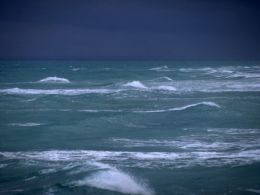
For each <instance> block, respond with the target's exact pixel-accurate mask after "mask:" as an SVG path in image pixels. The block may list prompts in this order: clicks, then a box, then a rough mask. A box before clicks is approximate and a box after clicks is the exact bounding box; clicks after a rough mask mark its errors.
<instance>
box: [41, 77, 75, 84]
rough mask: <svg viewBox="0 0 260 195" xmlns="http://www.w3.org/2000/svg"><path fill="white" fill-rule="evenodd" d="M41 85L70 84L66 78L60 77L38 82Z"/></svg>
mask: <svg viewBox="0 0 260 195" xmlns="http://www.w3.org/2000/svg"><path fill="white" fill-rule="evenodd" d="M38 82H39V83H70V81H69V80H68V79H66V78H59V77H46V78H44V79H41V80H39V81H38Z"/></svg>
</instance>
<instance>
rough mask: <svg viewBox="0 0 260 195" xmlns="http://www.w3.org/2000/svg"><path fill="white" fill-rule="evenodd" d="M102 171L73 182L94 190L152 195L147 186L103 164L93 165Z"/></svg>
mask: <svg viewBox="0 0 260 195" xmlns="http://www.w3.org/2000/svg"><path fill="white" fill-rule="evenodd" d="M94 164H95V165H98V166H99V167H100V168H102V170H100V171H98V172H97V173H94V174H92V175H91V176H89V177H86V178H84V179H83V180H79V181H77V182H74V184H75V185H78V186H84V185H87V186H91V187H95V188H100V189H105V190H111V191H116V192H121V193H125V194H140V195H151V194H153V192H152V190H150V189H149V188H148V187H147V185H145V184H144V183H140V182H138V181H137V180H136V179H135V178H134V177H133V176H131V175H129V174H127V173H125V172H123V171H121V170H119V169H117V168H115V167H112V166H109V165H107V164H103V163H94Z"/></svg>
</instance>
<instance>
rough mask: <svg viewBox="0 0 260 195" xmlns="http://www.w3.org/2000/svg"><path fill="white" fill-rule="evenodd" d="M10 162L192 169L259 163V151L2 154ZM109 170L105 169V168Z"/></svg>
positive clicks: (58, 151) (59, 151)
mask: <svg viewBox="0 0 260 195" xmlns="http://www.w3.org/2000/svg"><path fill="white" fill-rule="evenodd" d="M0 155H2V157H5V158H8V159H26V160H30V161H25V162H32V161H40V162H48V161H50V162H82V163H86V162H91V161H94V160H95V161H106V162H107V161H110V162H113V164H114V163H117V164H118V165H120V166H130V167H146V168H149V167H156V166H159V167H162V166H170V167H176V168H178V167H190V166H197V165H200V166H206V167H214V166H223V165H232V166H233V165H235V166H240V165H245V164H252V163H255V162H260V149H246V150H242V151H237V150H235V151H233V152H231V151H225V152H224V151H187V152H129V151H94V150H71V151H62V150H50V151H42V152H0ZM104 168H106V167H104Z"/></svg>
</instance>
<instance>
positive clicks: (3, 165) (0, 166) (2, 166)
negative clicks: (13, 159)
mask: <svg viewBox="0 0 260 195" xmlns="http://www.w3.org/2000/svg"><path fill="white" fill-rule="evenodd" d="M7 166H8V164H0V169H1V168H5V167H7Z"/></svg>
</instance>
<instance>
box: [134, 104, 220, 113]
mask: <svg viewBox="0 0 260 195" xmlns="http://www.w3.org/2000/svg"><path fill="white" fill-rule="evenodd" d="M201 105H205V106H209V107H215V108H221V106H220V105H218V104H216V103H215V102H199V103H195V104H189V105H186V106H182V107H176V108H169V109H164V110H146V111H135V112H138V113H155V112H171V111H181V110H186V109H188V108H193V107H197V106H201Z"/></svg>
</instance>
